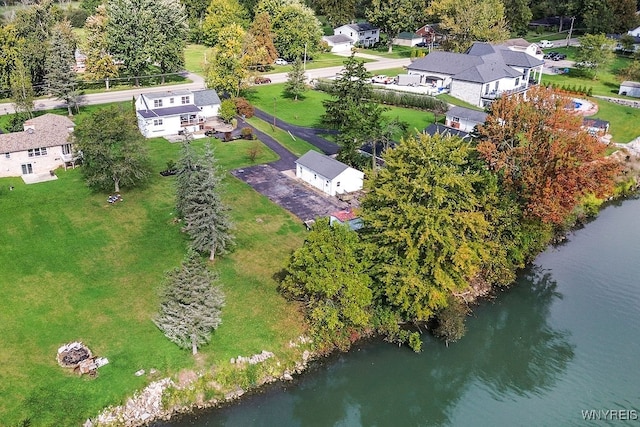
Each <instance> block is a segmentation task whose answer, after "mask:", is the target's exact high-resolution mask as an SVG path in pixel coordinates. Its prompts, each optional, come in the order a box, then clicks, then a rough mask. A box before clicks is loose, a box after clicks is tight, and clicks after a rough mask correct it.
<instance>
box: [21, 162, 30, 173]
mask: <svg viewBox="0 0 640 427" xmlns="http://www.w3.org/2000/svg"><path fill="white" fill-rule="evenodd" d="M31 173H33V166H32V165H31V163H25V164H24V165H22V175H29V174H31Z"/></svg>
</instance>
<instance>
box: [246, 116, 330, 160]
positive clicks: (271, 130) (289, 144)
mask: <svg viewBox="0 0 640 427" xmlns="http://www.w3.org/2000/svg"><path fill="white" fill-rule="evenodd" d="M246 121H247V123H249V124H251V125H252V126H254V127H256V128H257V129H259V130H261V131H262V132H264V133H266V134H267V135H269V136H271V137H272V138H273V139H275V140H276V141H278V142H279V143H280V144H281V145H282V146H284V147H285V148H286V149H287V150H289V151H291V152H292V153H293V154H295V155H296V156H298V157H300V156H302V155H303V154H304V153H306V152H307V151H309V150H314V151H317V152H319V153H321V152H322V151H321V150H320V149H319V148H317V147H316V146H315V145H312V144H309V143H308V142H307V141H305V140H302V139H300V138H296V139H295V140H294V139H293V138H292V137H291V135H289V133H288V132H286V131H284V130H282V129H280V128H278V127H274V126H273V125H272V124H271V123H267V122H265V121H264V120H260V119H259V118H257V117H251V118H250V119H246Z"/></svg>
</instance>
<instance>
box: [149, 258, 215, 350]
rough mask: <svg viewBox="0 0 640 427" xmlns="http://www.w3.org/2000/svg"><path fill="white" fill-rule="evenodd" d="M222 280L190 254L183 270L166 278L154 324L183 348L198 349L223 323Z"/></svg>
mask: <svg viewBox="0 0 640 427" xmlns="http://www.w3.org/2000/svg"><path fill="white" fill-rule="evenodd" d="M217 281H218V276H217V274H215V273H214V272H212V271H210V270H208V269H207V266H206V265H205V264H204V262H203V261H202V259H201V258H200V257H199V256H198V254H197V253H196V252H195V251H193V250H189V251H188V252H187V255H186V256H185V259H184V261H183V262H182V264H181V266H180V267H179V268H176V269H175V270H172V271H170V272H168V273H167V274H166V279H165V285H164V287H163V288H162V291H161V303H160V310H159V313H158V315H157V316H156V318H155V319H154V320H153V323H155V324H156V326H157V327H158V328H160V330H161V331H162V332H164V334H165V336H166V337H167V338H169V340H171V341H173V342H174V343H176V344H177V345H178V346H179V347H182V348H191V350H192V352H193V354H196V353H197V352H198V347H199V346H201V345H203V344H206V343H208V342H209V341H210V340H211V333H212V331H214V330H215V329H216V328H217V327H218V326H219V325H220V323H221V322H222V319H221V309H222V307H223V306H224V294H223V292H222V290H221V288H220V287H219V286H215V283H216V282H217Z"/></svg>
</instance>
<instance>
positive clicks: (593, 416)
mask: <svg viewBox="0 0 640 427" xmlns="http://www.w3.org/2000/svg"><path fill="white" fill-rule="evenodd" d="M582 419H583V420H585V421H586V420H589V421H614V420H618V421H636V420H637V419H638V412H637V411H636V410H635V409H583V410H582Z"/></svg>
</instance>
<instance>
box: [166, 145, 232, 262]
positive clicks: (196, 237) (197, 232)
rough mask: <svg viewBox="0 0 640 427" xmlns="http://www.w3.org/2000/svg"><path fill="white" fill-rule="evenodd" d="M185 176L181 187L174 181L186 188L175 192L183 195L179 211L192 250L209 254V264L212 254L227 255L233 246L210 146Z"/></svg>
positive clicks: (228, 219) (212, 257)
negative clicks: (193, 169) (193, 168)
mask: <svg viewBox="0 0 640 427" xmlns="http://www.w3.org/2000/svg"><path fill="white" fill-rule="evenodd" d="M179 173H181V172H180V171H179ZM188 176H189V179H188V180H187V179H185V182H184V183H183V182H182V180H180V181H178V182H179V184H181V185H186V188H182V189H180V190H179V192H182V193H183V201H182V202H181V203H182V207H181V208H180V210H181V211H182V218H183V219H184V223H185V226H184V229H185V231H186V232H187V233H188V234H189V237H190V238H191V245H192V247H193V248H194V249H195V250H197V251H199V252H207V253H209V259H210V260H211V261H213V260H214V259H215V256H216V254H218V255H221V254H225V253H227V252H228V251H229V249H230V248H231V246H232V245H233V235H232V234H231V229H232V227H233V225H232V223H231V219H230V218H229V212H228V211H229V208H228V207H227V206H226V205H225V204H224V203H223V202H222V199H221V196H220V191H221V188H222V177H221V176H220V171H219V170H218V167H217V165H216V160H215V157H214V155H213V150H212V149H211V146H210V145H208V144H207V145H206V146H205V153H204V156H202V157H198V158H197V167H196V170H195V171H192V172H190V173H189V174H188Z"/></svg>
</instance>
